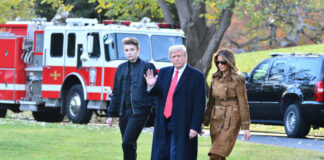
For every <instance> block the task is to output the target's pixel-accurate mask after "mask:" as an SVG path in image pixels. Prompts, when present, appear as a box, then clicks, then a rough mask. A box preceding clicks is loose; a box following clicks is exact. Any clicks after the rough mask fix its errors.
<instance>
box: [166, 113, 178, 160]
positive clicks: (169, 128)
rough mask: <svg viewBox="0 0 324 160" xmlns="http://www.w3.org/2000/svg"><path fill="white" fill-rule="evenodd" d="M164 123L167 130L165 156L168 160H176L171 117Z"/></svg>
mask: <svg viewBox="0 0 324 160" xmlns="http://www.w3.org/2000/svg"><path fill="white" fill-rule="evenodd" d="M165 121H166V129H167V133H166V140H167V142H166V145H167V148H168V151H169V153H168V154H167V155H169V156H170V157H168V160H176V144H175V138H174V137H175V136H174V132H173V123H172V120H171V117H170V118H169V119H166V120H165Z"/></svg>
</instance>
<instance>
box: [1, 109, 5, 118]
mask: <svg viewBox="0 0 324 160" xmlns="http://www.w3.org/2000/svg"><path fill="white" fill-rule="evenodd" d="M6 114H7V109H0V118H4V117H6Z"/></svg>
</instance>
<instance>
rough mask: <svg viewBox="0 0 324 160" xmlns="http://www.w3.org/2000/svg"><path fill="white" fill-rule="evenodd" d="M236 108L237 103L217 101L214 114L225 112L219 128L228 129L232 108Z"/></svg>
mask: <svg viewBox="0 0 324 160" xmlns="http://www.w3.org/2000/svg"><path fill="white" fill-rule="evenodd" d="M233 107H237V101H217V103H216V105H215V106H214V112H217V110H218V111H220V110H225V112H224V115H223V122H222V123H221V124H220V126H219V128H222V127H223V128H224V129H228V127H229V124H230V121H231V113H232V108H233Z"/></svg>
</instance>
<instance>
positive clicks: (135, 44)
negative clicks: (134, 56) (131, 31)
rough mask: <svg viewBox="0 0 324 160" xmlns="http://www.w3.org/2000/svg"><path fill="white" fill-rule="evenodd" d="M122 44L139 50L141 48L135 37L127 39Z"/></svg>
mask: <svg viewBox="0 0 324 160" xmlns="http://www.w3.org/2000/svg"><path fill="white" fill-rule="evenodd" d="M122 42H123V44H124V45H127V44H128V45H134V46H135V47H136V48H137V49H138V48H139V47H140V45H139V43H138V40H137V39H136V38H135V37H126V38H124V39H123V40H122Z"/></svg>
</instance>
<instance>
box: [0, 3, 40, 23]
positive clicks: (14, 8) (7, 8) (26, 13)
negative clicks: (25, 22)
mask: <svg viewBox="0 0 324 160" xmlns="http://www.w3.org/2000/svg"><path fill="white" fill-rule="evenodd" d="M33 5H34V0H28V1H25V0H2V1H0V15H1V16H0V23H5V22H6V21H10V20H14V19H15V18H20V19H31V18H32V17H33V16H34V15H35V14H34V9H33Z"/></svg>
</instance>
